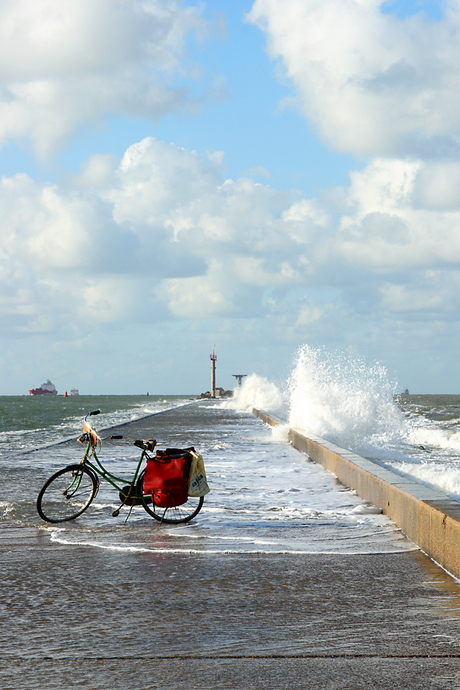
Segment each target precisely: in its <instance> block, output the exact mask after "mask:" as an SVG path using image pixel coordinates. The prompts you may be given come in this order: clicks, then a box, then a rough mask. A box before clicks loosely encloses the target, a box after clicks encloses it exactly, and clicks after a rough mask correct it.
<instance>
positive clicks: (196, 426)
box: [0, 402, 460, 690]
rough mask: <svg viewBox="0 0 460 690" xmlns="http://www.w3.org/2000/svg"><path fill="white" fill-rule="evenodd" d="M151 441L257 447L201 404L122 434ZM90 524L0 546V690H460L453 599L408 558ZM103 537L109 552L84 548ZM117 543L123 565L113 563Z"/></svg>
mask: <svg viewBox="0 0 460 690" xmlns="http://www.w3.org/2000/svg"><path fill="white" fill-rule="evenodd" d="M242 420H243V421H244V425H243V426H244V430H245V435H244V436H242V428H243V427H242V426H241V422H242ZM152 427H153V428H154V430H155V434H156V436H157V437H158V438H162V437H164V438H168V444H169V445H171V446H179V447H180V446H183V445H184V444H187V445H189V443H190V439H191V438H193V439H195V442H196V445H199V443H203V444H205V443H208V442H209V440H210V439H211V438H212V437H213V436H214V437H215V430H216V427H218V428H219V429H220V430H221V431H222V429H225V442H226V443H229V444H231V443H234V444H239V446H240V447H241V448H243V446H244V444H245V443H246V444H257V443H259V442H261V441H260V440H258V439H259V438H262V437H263V438H265V439H266V440H265V441H264V443H267V444H270V443H271V441H270V438H269V431H268V430H267V428H266V427H265V426H264V424H263V422H262V421H261V420H259V419H256V418H255V417H252V415H249V414H248V415H246V416H244V415H242V414H241V413H236V412H234V411H232V410H223V409H220V408H218V406H217V404H213V403H212V402H211V403H208V402H205V403H201V402H200V403H196V404H191V405H189V406H186V407H183V408H179V409H176V410H172V411H170V412H166V413H162V414H160V415H158V416H155V417H154V418H149V419H145V420H141V421H139V422H134V423H131V424H130V425H126V427H125V428H124V429H120V433H124V434H129V435H130V436H131V437H132V438H134V437H140V438H143V437H144V438H145V437H147V438H148V437H150V436H151V432H152ZM248 429H249V431H251V430H253V435H252V436H251V433H249V432H248V431H247V430H248ZM264 435H265V436H264ZM276 448H277V446H276V444H274V445H273V450H274V452H276ZM292 452H296V451H292ZM321 471H323V470H321ZM209 479H210V483H211V484H212V468H211V467H209ZM248 481H249V482H250V481H251V478H248ZM205 510H206V504H205V508H204V509H203V511H205ZM89 512H90V511H88V514H89ZM199 517H200V516H198V519H197V522H198V521H199ZM92 520H93V522H92ZM94 521H97V518H96V517H93V518H91V516H90V515H88V518H85V519H84V520H82V521H81V522H80V523H79V521H78V520H77V521H75V523H72V524H71V525H70V526H69V527H68V529H67V531H66V533H65V534H66V535H67V537H66V538H65V539H61V540H60V541H59V538H60V534H61V535H62V533H56V534H55V535H54V537H55V538H53V535H52V534H51V532H50V530H49V528H47V527H44V526H43V523H40V521H39V519H38V517H37V519H36V524H31V525H30V526H28V527H23V528H22V527H14V526H9V527H8V528H4V529H3V530H2V531H1V545H0V554H1V562H2V588H1V591H0V620H1V627H0V686H1V687H2V689H3V690H10V689H11V690H13V688H14V690H16V689H17V688H21V689H22V690H32V689H43V690H45V689H46V690H54V689H59V690H69V689H71V688H87V689H88V690H114V689H115V688H123V689H126V690H152V689H154V688H155V689H161V690H169V689H171V690H190V688H200V689H201V690H218V689H220V688H222V689H224V688H226V689H228V688H230V689H231V688H238V689H241V690H266V688H272V689H273V690H284V689H286V690H288V689H289V690H297V689H304V688H305V689H306V690H307V689H308V690H345V689H347V690H348V689H349V690H361V689H363V690H364V689H369V690H370V689H372V690H376V689H382V690H396V689H399V688H401V689H402V688H404V689H408V690H418V689H420V690H456V689H460V673H459V672H460V588H459V586H458V584H457V583H456V581H455V580H454V579H453V578H451V577H450V576H449V575H448V574H447V573H446V572H445V571H443V570H442V569H441V568H439V567H438V566H437V565H436V564H435V563H433V562H432V561H431V560H429V559H428V558H427V557H426V556H424V554H422V553H421V552H420V551H417V550H414V551H406V552H404V551H401V552H399V553H374V554H359V555H351V554H349V553H347V554H341V553H340V549H338V552H337V553H335V554H334V553H327V554H325V553H310V554H307V553H304V554H299V553H282V554H281V553H271V554H270V553H266V554H263V553H260V552H254V553H251V551H250V550H248V551H246V552H244V553H243V552H242V553H236V552H234V553H225V552H222V553H216V552H209V553H208V552H206V551H203V552H201V553H200V552H198V551H196V550H194V551H190V552H184V551H183V550H182V551H181V549H180V547H181V544H182V545H183V543H185V542H183V537H182V536H181V530H182V529H183V528H180V529H178V530H177V532H176V533H175V534H173V536H171V532H170V531H169V532H168V533H167V534H166V532H165V533H164V537H162V533H161V530H162V529H163V527H162V526H161V525H150V524H148V525H143V524H142V525H141V524H137V523H136V524H134V523H133V524H132V525H130V523H129V522H128V523H127V524H126V525H124V524H123V523H121V522H120V521H118V522H117V523H116V527H110V528H109V527H104V526H103V527H101V529H100V534H99V535H93V533H92V531H91V530H92V525H93V524H94ZM104 530H105V532H104ZM109 530H110V544H111V545H112V546H111V547H110V548H109V547H104V542H103V541H102V542H101V543H100V544H99V545H98V546H97V545H96V541H97V539H103V538H104V534H108V531H109ZM147 530H150V532H147ZM266 530H267V535H266V536H267V538H268V537H269V530H270V527H269V525H268V524H267V527H266ZM146 534H150V535H151V536H150V537H146V536H145V535H146ZM127 535H130V539H132V544H133V546H132V549H131V550H129V549H128V550H127V549H122V548H120V549H119V550H117V549H116V548H114V547H113V544H114V543H115V540H117V541H116V543H118V544H124V543H126V539H127ZM141 535H143V536H142V537H141ZM107 538H108V537H107ZM148 538H150V539H151V544H152V548H151V549H147V548H136V544H138V545H139V544H141V539H142V540H143V541H142V544H143V545H144V546H145V543H146V541H145V540H146V539H148ZM337 538H338V540H339V539H340V534H339V533H338V535H337ZM162 539H164V543H165V544H166V543H167V544H168V545H170V544H171V541H172V540H173V539H175V543H177V549H176V550H174V549H170V550H169V551H167V550H163V551H162V550H161V548H160V546H161V543H162V541H161V540H162ZM107 543H108V542H107ZM187 544H189V541H187Z"/></svg>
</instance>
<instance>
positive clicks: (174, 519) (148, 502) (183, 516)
mask: <svg viewBox="0 0 460 690" xmlns="http://www.w3.org/2000/svg"><path fill="white" fill-rule="evenodd" d="M144 473H145V470H144V472H142V474H141V475H140V477H139V479H138V481H137V495H138V496H140V497H141V500H142V505H143V506H144V508H145V510H146V511H147V513H148V514H149V515H151V516H152V517H153V518H155V520H158V522H166V523H167V524H169V525H175V524H178V523H180V522H189V521H190V520H193V518H194V517H195V516H196V515H198V513H199V512H200V510H201V507H202V505H203V500H204V498H203V496H199V497H197V498H194V497H193V496H189V497H188V499H187V502H186V503H183V504H182V505H180V506H173V507H172V508H161V507H160V506H157V505H155V503H154V501H153V499H152V496H151V495H149V494H144Z"/></svg>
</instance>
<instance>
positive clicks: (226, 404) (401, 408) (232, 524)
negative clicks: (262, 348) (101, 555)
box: [0, 346, 460, 553]
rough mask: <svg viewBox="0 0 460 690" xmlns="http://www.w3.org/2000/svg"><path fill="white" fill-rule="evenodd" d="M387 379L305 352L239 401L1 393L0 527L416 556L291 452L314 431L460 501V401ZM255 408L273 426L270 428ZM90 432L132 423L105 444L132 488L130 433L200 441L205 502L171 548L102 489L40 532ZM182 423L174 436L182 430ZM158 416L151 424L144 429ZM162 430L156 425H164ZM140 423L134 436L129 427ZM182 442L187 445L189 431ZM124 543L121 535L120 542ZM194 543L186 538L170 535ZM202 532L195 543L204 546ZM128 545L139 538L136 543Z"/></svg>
mask: <svg viewBox="0 0 460 690" xmlns="http://www.w3.org/2000/svg"><path fill="white" fill-rule="evenodd" d="M396 385H397V384H395V383H394V382H391V381H390V380H389V377H388V375H387V373H386V371H385V369H384V368H383V367H382V366H380V365H378V364H372V365H368V364H367V363H366V362H364V361H362V360H359V359H356V358H355V359H353V358H350V356H345V355H344V354H341V353H336V352H335V353H331V352H326V351H325V350H321V349H315V348H310V347H308V346H304V347H303V348H300V350H299V351H298V353H297V355H296V358H295V360H294V361H293V364H292V371H291V374H290V377H289V379H288V380H287V381H285V382H284V383H282V384H279V383H276V382H273V381H270V380H269V379H267V378H263V377H260V376H258V375H256V374H252V375H250V376H247V377H246V378H245V379H244V380H243V383H242V385H241V386H237V387H236V389H235V391H234V397H233V398H231V399H222V400H218V399H217V400H214V401H206V400H204V401H202V400H197V399H196V396H190V395H183V396H181V395H175V396H168V395H166V396H156V395H150V396H130V395H120V396H116V395H110V396H106V395H103V396H98V395H91V396H85V395H81V396H71V397H67V398H64V397H62V396H59V395H58V396H30V395H29V396H27V395H24V396H3V397H0V420H1V425H0V428H1V432H0V471H1V472H0V489H1V495H0V527H8V526H14V527H23V528H27V529H40V530H42V531H44V532H46V533H47V534H48V535H49V538H50V539H51V540H54V541H56V542H57V543H67V542H68V541H69V540H70V541H71V542H72V543H73V542H75V543H76V544H77V543H78V544H82V543H85V544H86V543H91V544H94V545H99V546H100V547H101V548H113V549H120V548H121V549H123V548H126V549H130V548H140V549H143V548H147V549H151V548H153V549H159V548H161V549H165V550H167V551H168V550H177V549H179V550H185V551H188V550H192V551H194V550H198V551H206V550H207V551H208V552H213V553H214V552H216V553H232V552H238V553H239V552H241V551H246V550H247V551H252V552H277V553H282V552H284V551H289V552H291V553H310V552H314V553H318V552H324V553H380V552H388V551H400V550H411V549H414V548H415V546H414V545H413V544H411V543H410V542H408V540H407V539H406V538H405V537H404V536H403V535H402V534H401V532H400V531H399V530H398V528H397V527H396V526H395V525H394V524H393V523H391V521H390V520H388V518H386V516H383V515H381V514H380V511H378V510H377V509H376V508H374V506H371V505H369V504H367V503H366V502H365V501H363V500H362V499H361V498H360V497H358V496H357V495H356V494H355V492H353V491H352V490H350V489H348V488H347V487H343V486H341V485H340V484H339V483H338V482H337V480H336V479H335V477H334V476H333V475H331V474H330V473H328V472H326V471H325V470H324V469H323V468H321V467H319V466H317V465H315V464H314V463H312V462H310V461H309V460H308V458H306V456H305V455H302V454H301V453H299V452H297V451H296V450H295V449H293V448H292V447H291V446H290V445H289V443H288V440H287V431H288V429H289V428H296V429H298V430H299V431H301V432H303V433H305V434H307V435H308V433H313V434H315V435H317V436H320V437H321V438H324V439H327V440H329V441H332V442H333V443H336V444H337V445H338V446H340V447H342V448H347V449H350V450H353V451H354V452H356V453H358V454H360V455H363V456H365V457H367V458H370V459H372V460H373V461H375V462H377V463H378V464H381V465H383V466H385V467H388V468H389V469H391V470H392V471H394V472H396V473H398V474H401V475H404V476H408V477H410V478H412V479H414V480H416V481H418V482H421V483H423V484H425V485H427V486H430V487H433V488H436V489H438V490H440V491H442V492H443V493H445V494H446V495H447V496H449V497H451V498H453V499H454V500H460V396H457V395H419V394H417V395H413V394H410V393H409V394H401V393H398V392H397V390H395V387H396ZM253 407H257V408H259V409H262V410H265V411H266V412H269V413H270V414H272V415H273V416H275V417H277V418H278V419H279V420H280V421H281V422H282V424H281V425H280V426H278V427H275V428H271V427H267V426H266V425H264V424H263V423H262V422H261V421H260V420H259V419H257V418H256V417H254V415H253V414H252V409H253ZM95 409H99V410H100V411H101V413H100V415H98V416H97V417H92V418H91V419H92V422H93V424H94V426H95V428H96V429H111V428H115V429H116V428H117V427H119V426H120V425H126V424H127V425H128V427H126V426H125V429H126V428H127V429H128V432H127V433H125V438H124V439H123V440H122V441H111V440H105V441H103V442H102V447H101V449H100V453H99V455H100V457H101V459H102V461H103V462H104V464H106V466H107V467H108V469H109V470H110V471H112V472H115V474H118V475H120V474H121V476H123V477H126V478H127V480H128V479H130V477H131V475H132V473H133V471H134V467H135V461H136V457H138V456H137V451H136V448H135V447H133V440H135V438H133V437H135V436H136V425H139V424H142V420H144V422H145V421H146V420H147V422H148V423H149V424H150V421H151V433H149V434H148V437H151V436H155V437H157V436H158V433H160V431H159V426H160V427H161V433H160V436H159V437H158V439H157V440H158V443H159V447H167V446H168V445H169V446H171V445H173V446H177V444H178V443H179V442H182V443H183V444H184V446H188V445H194V446H195V447H196V448H197V449H198V451H199V452H200V453H201V454H202V455H203V457H204V460H205V466H206V471H207V475H208V483H209V485H210V487H211V492H210V494H208V496H206V498H205V504H204V507H203V509H202V511H201V513H199V515H198V516H197V518H196V519H195V520H194V521H193V522H192V523H190V524H189V525H186V526H183V527H182V528H179V527H169V528H166V526H164V525H163V526H162V530H163V537H164V533H165V532H167V533H168V534H169V535H174V538H173V539H172V541H171V540H169V541H168V540H166V541H165V540H164V538H162V540H161V544H160V545H159V544H153V545H152V542H151V540H150V537H148V539H147V542H148V543H147V542H146V543H144V541H143V537H141V536H140V535H141V534H142V531H141V532H139V531H138V530H136V536H135V537H134V532H130V531H126V530H124V531H123V532H120V530H119V527H120V525H125V526H126V525H130V526H134V525H135V524H137V525H138V526H139V525H140V526H142V525H145V524H147V523H149V524H150V523H152V520H151V518H149V516H148V515H147V514H146V513H145V511H143V509H142V507H135V508H134V509H133V510H132V511H130V512H129V514H127V512H126V511H125V513H123V511H122V513H121V514H120V518H118V519H117V520H114V518H113V517H112V512H113V510H114V509H115V508H116V507H117V500H118V498H117V494H116V492H114V490H113V489H112V488H111V487H109V486H108V485H105V484H104V483H102V485H101V489H100V491H99V494H98V496H97V498H96V499H95V501H94V503H93V504H92V505H91V506H90V508H89V509H88V510H87V511H86V513H85V514H84V515H83V516H81V517H80V518H78V519H77V520H76V521H75V522H74V523H72V524H67V523H66V524H65V525H60V526H58V527H56V526H52V525H49V524H44V523H43V522H42V521H41V520H40V518H39V516H38V515H37V513H36V507H35V502H36V496H37V493H38V491H39V489H40V487H41V486H42V485H43V483H44V482H45V480H46V479H47V477H49V476H50V475H51V474H52V473H54V472H55V471H56V470H58V469H60V468H61V467H64V466H66V465H68V464H70V463H72V462H76V461H79V459H80V457H81V455H82V447H81V445H80V444H79V443H78V442H77V437H78V435H79V434H80V433H81V430H82V425H83V418H84V415H85V414H86V413H88V412H89V411H92V410H95ZM185 418H186V419H187V420H190V421H189V422H187V424H188V427H187V429H186V431H185V432H183V433H182V435H181V437H180V439H178V438H177V434H175V432H176V428H175V427H176V425H177V423H178V422H179V420H180V421H181V423H183V419H185ZM149 420H150V421H149ZM160 421H161V424H160ZM129 425H131V427H132V429H131V431H129V429H130V426H129ZM184 434H185V435H184ZM121 534H123V537H122V538H121ZM179 534H181V535H183V536H184V535H186V538H185V537H184V539H185V540H184V541H181V543H180V544H179V542H178V541H177V539H176V537H177V536H178V535H179ZM198 535H199V538H198ZM131 536H132V541H131Z"/></svg>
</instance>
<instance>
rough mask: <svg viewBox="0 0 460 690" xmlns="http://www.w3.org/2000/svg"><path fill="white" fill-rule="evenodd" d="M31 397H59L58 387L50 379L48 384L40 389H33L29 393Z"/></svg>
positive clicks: (43, 384)
mask: <svg viewBox="0 0 460 690" xmlns="http://www.w3.org/2000/svg"><path fill="white" fill-rule="evenodd" d="M29 393H30V395H57V390H56V387H55V385H54V384H53V383H51V381H50V380H49V379H48V380H47V381H46V383H42V385H41V386H40V388H32V389H31V390H30V391H29Z"/></svg>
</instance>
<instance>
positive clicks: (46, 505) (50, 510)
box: [37, 465, 99, 522]
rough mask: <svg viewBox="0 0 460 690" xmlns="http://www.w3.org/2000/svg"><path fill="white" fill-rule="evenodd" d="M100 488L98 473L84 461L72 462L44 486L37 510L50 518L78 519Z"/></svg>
mask: <svg viewBox="0 0 460 690" xmlns="http://www.w3.org/2000/svg"><path fill="white" fill-rule="evenodd" d="M98 488H99V481H98V479H97V477H96V476H95V475H94V474H93V473H92V472H90V471H89V470H88V469H87V468H86V467H83V465H69V466H68V467H65V468H64V469H62V470H59V472H56V474H53V476H52V477H50V478H49V479H48V481H47V482H46V483H45V485H44V486H43V488H42V490H41V491H40V493H39V494H38V498H37V511H38V514H39V515H40V517H41V518H43V520H46V522H66V521H67V520H74V519H75V518H76V517H78V516H79V515H81V514H82V513H83V512H84V511H85V510H86V509H87V507H88V506H89V504H90V503H91V501H92V500H93V498H94V497H95V495H96V494H97V491H98Z"/></svg>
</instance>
